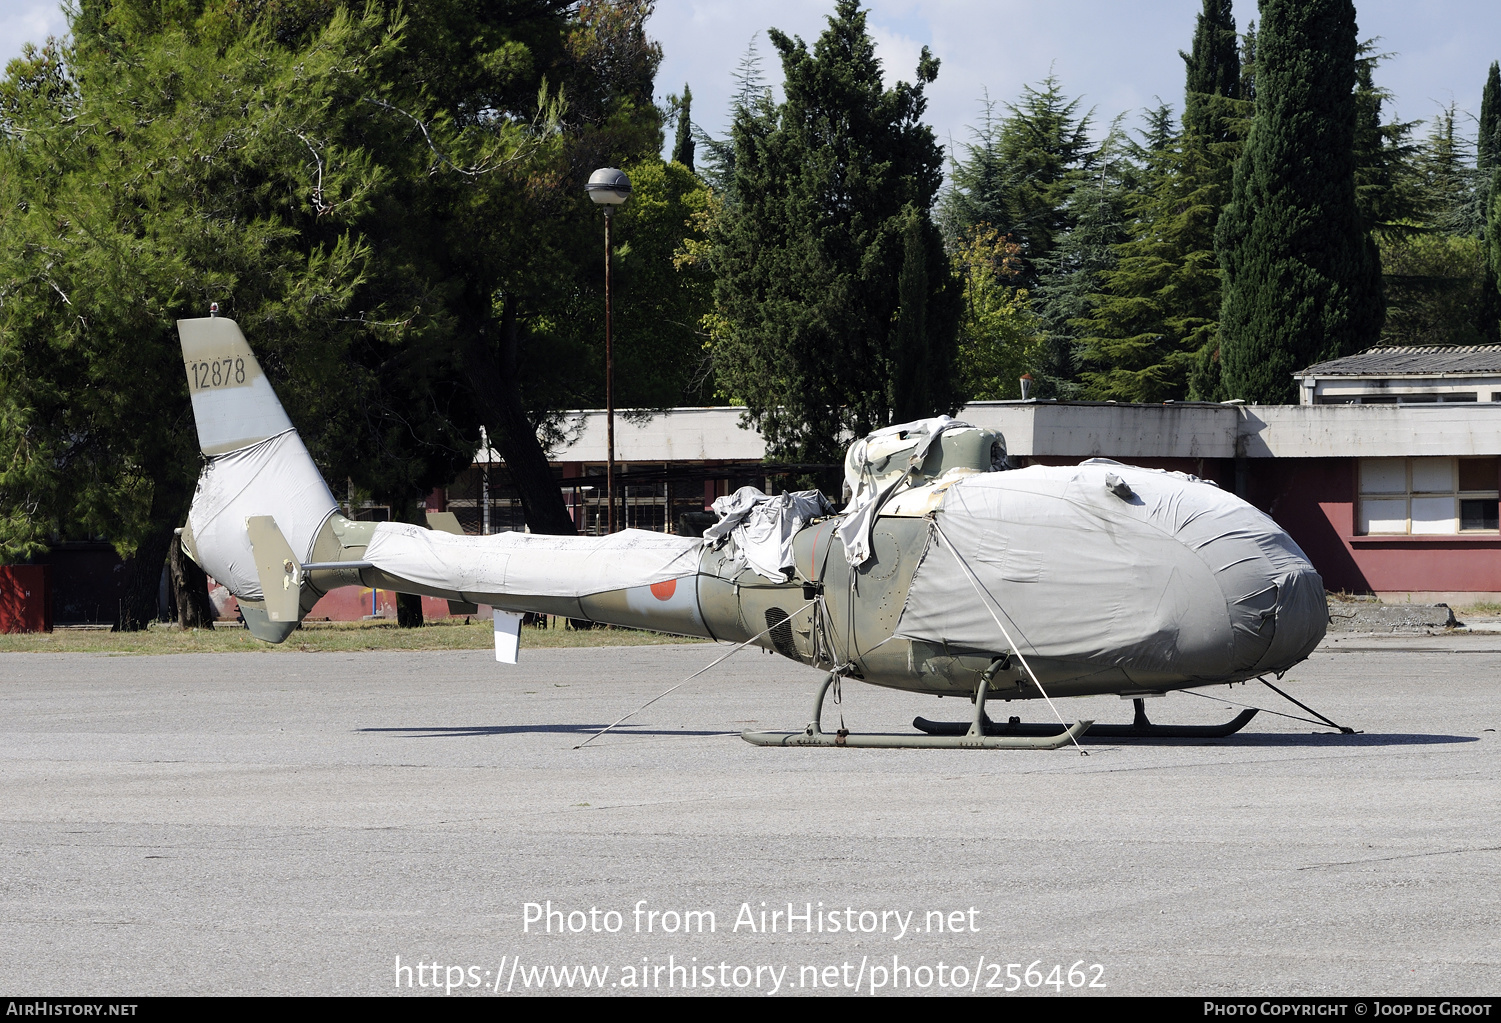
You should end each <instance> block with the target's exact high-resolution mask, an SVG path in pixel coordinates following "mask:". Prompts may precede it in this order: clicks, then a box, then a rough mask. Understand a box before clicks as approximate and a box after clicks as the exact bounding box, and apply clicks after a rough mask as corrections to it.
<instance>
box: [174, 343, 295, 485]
mask: <svg viewBox="0 0 1501 1023" xmlns="http://www.w3.org/2000/svg"><path fill="white" fill-rule="evenodd" d="M177 333H178V335H179V336H180V337H181V338H182V362H183V368H184V369H185V370H187V373H188V390H189V392H190V393H191V395H192V398H193V421H194V422H195V423H196V424H197V425H198V446H199V447H201V448H202V449H203V453H204V454H205V455H210V456H213V455H222V454H226V453H228V452H230V451H238V450H239V449H240V448H243V447H248V446H249V445H251V444H254V443H255V442H256V441H261V440H265V439H266V438H267V437H274V436H276V435H277V434H278V433H285V432H286V431H288V430H290V429H291V428H292V421H291V420H290V419H288V418H287V414H286V412H284V411H282V407H281V402H280V401H278V400H277V399H276V393H275V392H274V391H272V390H271V381H269V380H267V379H266V374H264V373H262V372H261V364H260V363H258V362H256V361H255V354H254V353H253V352H251V350H250V345H248V344H246V342H245V335H244V334H241V333H240V327H239V324H237V323H235V321H234V320H229V319H225V318H223V317H219V316H209V317H205V318H204V319H201V320H178V321H177Z"/></svg>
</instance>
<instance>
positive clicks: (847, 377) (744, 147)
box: [711, 0, 960, 463]
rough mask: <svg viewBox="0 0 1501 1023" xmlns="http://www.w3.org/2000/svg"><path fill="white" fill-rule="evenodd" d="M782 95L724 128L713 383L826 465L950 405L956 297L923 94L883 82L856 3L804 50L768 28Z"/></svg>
mask: <svg viewBox="0 0 1501 1023" xmlns="http://www.w3.org/2000/svg"><path fill="white" fill-rule="evenodd" d="M770 37H771V41H772V44H773V45H774V46H775V47H776V49H777V51H778V53H779V54H780V56H781V60H782V68H783V73H784V83H783V89H784V92H785V95H786V100H785V101H784V102H783V103H782V104H780V105H775V104H773V103H772V102H771V101H770V99H769V98H768V97H766V96H765V95H764V94H762V95H761V96H759V97H754V98H753V99H752V102H751V104H750V105H748V106H742V107H739V108H738V110H737V116H736V118H735V122H734V125H733V128H732V140H733V145H734V167H733V174H734V188H733V197H732V201H733V205H731V206H728V207H727V209H726V214H725V215H724V216H723V217H721V218H719V219H718V220H717V222H716V224H715V228H714V236H713V248H712V254H711V262H712V267H713V271H714V274H715V277H716V280H715V299H716V303H717V313H718V318H717V321H716V322H717V324H718V327H717V334H716V336H715V338H714V342H713V355H714V371H715V373H716V377H717V380H718V382H719V386H720V388H721V389H722V390H723V392H724V393H725V394H726V395H729V396H732V397H734V398H735V399H737V400H739V401H741V402H743V403H744V404H745V406H746V409H747V415H748V417H749V419H750V421H751V422H752V423H754V424H755V425H756V426H757V427H758V428H759V429H760V430H761V431H762V433H763V435H764V436H765V437H766V440H767V444H768V448H769V450H770V451H771V452H772V453H774V454H775V455H777V456H779V457H785V458H791V459H796V460H799V461H804V462H824V463H832V462H836V461H838V460H839V459H840V457H841V454H842V445H843V441H844V438H845V437H847V436H848V435H849V434H855V435H861V434H864V433H866V432H868V431H870V430H872V429H875V428H877V427H880V426H884V425H886V424H888V423H889V422H891V421H892V420H893V417H895V418H896V419H897V420H901V419H913V418H917V417H919V416H926V415H932V414H934V413H937V412H945V411H952V410H953V409H954V408H955V407H956V405H957V404H958V403H959V394H958V390H957V387H956V382H955V380H954V373H953V348H954V341H955V334H956V331H957V326H958V315H959V298H960V294H959V287H958V284H957V282H956V281H955V280H954V279H953V275H952V272H951V270H950V268H949V262H948V258H947V256H946V255H945V253H944V250H943V242H942V238H941V236H940V235H939V234H938V231H937V228H935V227H934V226H933V223H932V220H931V217H930V213H929V211H930V210H931V208H932V206H933V202H934V199H935V197H936V195H937V192H938V186H939V184H940V181H941V167H942V155H941V151H940V150H939V148H938V145H937V143H936V141H935V140H934V138H933V133H932V131H931V129H929V128H928V127H927V126H925V125H924V124H922V121H921V118H922V114H923V110H924V107H925V104H926V101H925V100H924V98H923V86H924V85H925V84H926V83H928V82H931V81H933V79H934V78H935V77H936V75H937V73H938V62H937V61H936V60H934V59H933V58H932V57H931V56H930V55H929V54H928V53H927V51H926V50H924V51H923V54H922V57H921V59H920V61H919V63H918V66H917V69H916V83H915V84H909V83H906V82H902V83H898V84H897V85H896V86H895V87H894V88H891V89H887V88H885V87H884V86H883V85H882V81H881V66H880V62H879V61H878V60H877V59H876V56H875V47H874V44H873V43H872V42H871V39H870V37H869V35H868V34H867V33H866V30H865V12H864V11H863V10H861V9H860V6H859V4H858V3H857V2H855V0H840V2H839V3H838V5H837V7H836V9H835V13H834V14H833V15H832V16H830V17H829V19H828V28H827V29H826V30H825V31H824V33H823V34H822V35H821V36H820V37H819V39H818V41H817V43H816V44H815V45H814V47H813V48H812V50H811V51H810V49H809V48H808V46H807V44H805V43H804V42H803V41H802V40H801V39H793V38H789V37H788V36H786V35H784V34H783V33H781V32H778V31H775V30H773V31H772V32H771V33H770Z"/></svg>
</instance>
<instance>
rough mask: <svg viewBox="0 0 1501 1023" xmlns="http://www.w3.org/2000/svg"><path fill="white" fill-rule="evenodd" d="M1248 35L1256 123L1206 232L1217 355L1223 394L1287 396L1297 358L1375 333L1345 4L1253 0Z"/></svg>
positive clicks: (1374, 259) (1344, 347)
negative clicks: (1255, 26) (1252, 39)
mask: <svg viewBox="0 0 1501 1023" xmlns="http://www.w3.org/2000/svg"><path fill="white" fill-rule="evenodd" d="M1256 44H1257V54H1256V121H1255V125H1254V127H1253V128H1252V129H1251V136H1250V138H1249V140H1248V141H1247V143H1246V148H1245V152H1244V153H1243V154H1242V156H1241V158H1240V160H1239V162H1238V163H1237V164H1236V167H1235V180H1234V186H1233V191H1232V197H1231V202H1230V204H1229V206H1227V207H1226V209H1225V211H1224V213H1223V214H1222V215H1221V218H1220V223H1219V228H1218V230H1217V231H1216V234H1215V251H1216V253H1217V254H1218V256H1219V260H1220V265H1221V267H1222V268H1223V269H1224V271H1225V295H1224V304H1223V307H1222V310H1221V315H1220V355H1221V366H1222V371H1223V374H1224V387H1225V390H1226V391H1227V392H1228V393H1229V395H1230V396H1232V397H1236V398H1244V399H1246V400H1248V401H1259V402H1286V401H1291V400H1293V399H1294V387H1293V380H1292V373H1293V372H1295V371H1296V370H1298V369H1301V368H1303V367H1304V366H1307V365H1310V364H1312V363H1315V362H1318V361H1321V360H1324V359H1332V358H1337V357H1339V356H1342V355H1348V354H1351V353H1353V352H1355V351H1358V350H1360V349H1361V348H1364V347H1366V346H1368V345H1371V344H1374V343H1375V341H1376V340H1377V338H1378V337H1379V335H1380V331H1381V324H1382V321H1383V319H1384V317H1385V302H1384V299H1383V297H1382V289H1381V267H1380V262H1379V257H1378V256H1377V253H1376V248H1375V243H1374V242H1373V240H1372V239H1371V237H1370V236H1369V234H1368V233H1367V232H1366V230H1365V226H1364V224H1363V223H1362V222H1361V216H1360V211H1359V209H1358V208H1357V206H1356V203H1355V152H1354V145H1355V124H1356V107H1355V86H1356V38H1355V8H1354V5H1353V4H1352V3H1351V0H1263V2H1262V5H1261V27H1260V30H1259V32H1258V35H1257V40H1256Z"/></svg>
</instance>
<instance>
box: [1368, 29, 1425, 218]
mask: <svg viewBox="0 0 1501 1023" xmlns="http://www.w3.org/2000/svg"><path fill="white" fill-rule="evenodd" d="M1374 51H1375V44H1374V43H1373V42H1370V41H1367V42H1364V43H1362V44H1361V45H1360V48H1359V57H1358V59H1357V60H1356V65H1355V80H1356V85H1355V205H1356V206H1357V207H1358V208H1359V210H1360V216H1361V220H1362V222H1363V223H1364V224H1365V226H1366V230H1368V231H1372V232H1375V233H1376V234H1377V235H1379V236H1381V237H1400V236H1404V235H1407V234H1410V233H1411V232H1412V231H1414V230H1415V229H1416V228H1417V222H1418V218H1419V217H1420V216H1421V210H1420V206H1421V199H1420V196H1419V194H1418V189H1417V187H1416V181H1415V175H1414V172H1413V162H1414V160H1415V159H1416V156H1417V146H1416V145H1414V144H1413V143H1412V141H1411V137H1412V131H1413V129H1414V128H1415V127H1417V125H1418V123H1419V122H1417V121H1393V122H1390V123H1387V124H1383V123H1382V121H1381V107H1382V104H1383V103H1385V102H1386V101H1387V100H1389V99H1391V93H1390V92H1388V91H1387V90H1385V89H1383V88H1380V87H1378V86H1377V85H1376V84H1375V72H1376V68H1377V66H1378V65H1379V64H1380V63H1381V61H1382V60H1384V59H1385V58H1386V57H1387V56H1388V55H1387V54H1378V53H1376V52H1374Z"/></svg>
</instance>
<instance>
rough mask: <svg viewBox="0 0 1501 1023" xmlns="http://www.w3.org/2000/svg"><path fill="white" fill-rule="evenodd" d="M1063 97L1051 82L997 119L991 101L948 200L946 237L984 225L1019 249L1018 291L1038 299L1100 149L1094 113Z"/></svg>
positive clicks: (1030, 90) (1026, 90)
mask: <svg viewBox="0 0 1501 1023" xmlns="http://www.w3.org/2000/svg"><path fill="white" fill-rule="evenodd" d="M1079 103H1080V101H1079V100H1078V99H1077V98H1075V99H1069V98H1068V97H1067V96H1065V95H1064V94H1063V89H1062V87H1061V86H1060V85H1059V83H1058V79H1056V78H1055V77H1053V76H1052V75H1049V76H1048V77H1047V78H1045V79H1043V80H1042V82H1040V83H1039V84H1038V86H1037V87H1036V88H1034V87H1032V86H1030V85H1027V86H1024V87H1023V88H1022V97H1021V100H1020V102H1018V103H1016V104H1008V105H1007V107H1006V111H1007V114H1006V116H1005V117H1004V118H1001V119H999V120H996V119H995V117H994V116H993V113H992V110H991V108H990V104H989V101H988V99H987V101H986V111H985V120H984V124H983V125H982V127H981V128H979V129H977V130H976V131H975V141H974V142H973V143H971V144H970V145H969V146H967V147H966V156H965V159H964V160H962V161H960V162H959V163H958V164H956V165H955V167H954V168H953V171H952V184H951V187H950V188H949V190H948V192H947V193H946V194H945V196H944V205H943V222H944V231H945V234H947V235H948V236H949V237H950V238H951V239H952V238H958V237H961V236H963V235H964V234H966V233H967V232H969V231H971V230H973V229H974V228H975V227H977V226H979V225H982V224H984V225H988V226H990V227H994V228H996V229H997V230H999V231H1000V232H1001V233H1002V234H1005V235H1007V236H1009V237H1010V238H1011V240H1012V241H1013V242H1015V243H1017V244H1018V245H1020V246H1021V257H1020V260H1019V262H1018V265H1019V268H1020V273H1021V276H1020V278H1019V280H1018V284H1019V285H1020V286H1021V287H1024V288H1027V289H1030V290H1032V291H1033V292H1034V297H1036V295H1035V292H1036V291H1037V289H1038V283H1039V281H1040V279H1041V277H1042V274H1043V273H1044V272H1045V263H1046V261H1047V259H1048V258H1049V257H1050V256H1051V255H1052V253H1053V249H1054V248H1055V247H1056V246H1057V244H1058V242H1059V240H1060V239H1062V238H1063V236H1064V235H1066V234H1067V233H1068V231H1069V229H1070V228H1071V226H1072V222H1071V220H1070V217H1069V213H1068V199H1069V194H1070V193H1071V192H1072V191H1073V188H1074V186H1075V184H1077V183H1078V181H1079V179H1080V174H1081V172H1083V171H1087V170H1088V169H1089V166H1090V163H1091V157H1092V155H1093V153H1094V151H1095V146H1094V145H1093V143H1092V142H1091V141H1090V138H1089V131H1090V127H1091V118H1092V117H1093V111H1089V112H1087V113H1085V114H1083V115H1081V114H1080V113H1079Z"/></svg>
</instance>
